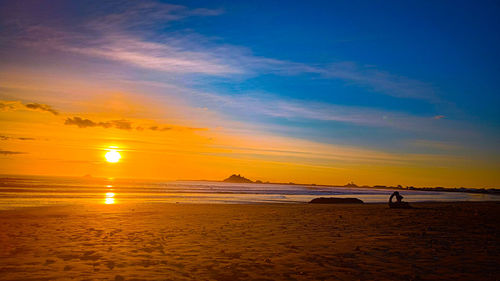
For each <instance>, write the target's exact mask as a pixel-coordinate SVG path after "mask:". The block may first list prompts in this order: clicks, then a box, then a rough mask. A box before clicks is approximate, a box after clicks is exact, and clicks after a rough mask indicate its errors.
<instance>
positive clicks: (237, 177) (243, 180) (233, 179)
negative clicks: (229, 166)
mask: <svg viewBox="0 0 500 281" xmlns="http://www.w3.org/2000/svg"><path fill="white" fill-rule="evenodd" d="M223 182H232V183H254V181H252V180H250V179H247V178H245V177H243V176H241V175H239V174H238V175H236V174H233V175H231V176H230V177H228V178H227V179H225V180H223Z"/></svg>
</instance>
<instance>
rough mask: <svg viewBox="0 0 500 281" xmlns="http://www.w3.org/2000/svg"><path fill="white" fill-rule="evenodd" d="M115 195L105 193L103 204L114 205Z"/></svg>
mask: <svg viewBox="0 0 500 281" xmlns="http://www.w3.org/2000/svg"><path fill="white" fill-rule="evenodd" d="M114 197H115V194H114V193H113V192H108V193H106V198H105V199H104V204H115V203H116V201H115V198H114Z"/></svg>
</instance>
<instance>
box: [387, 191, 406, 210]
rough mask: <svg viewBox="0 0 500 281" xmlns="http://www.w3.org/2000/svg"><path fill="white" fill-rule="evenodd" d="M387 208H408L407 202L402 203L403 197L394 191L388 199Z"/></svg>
mask: <svg viewBox="0 0 500 281" xmlns="http://www.w3.org/2000/svg"><path fill="white" fill-rule="evenodd" d="M394 196H396V202H392V198H394ZM389 207H390V208H410V204H408V202H403V196H402V195H401V194H399V192H398V191H394V193H392V195H391V197H389Z"/></svg>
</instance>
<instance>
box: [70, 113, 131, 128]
mask: <svg viewBox="0 0 500 281" xmlns="http://www.w3.org/2000/svg"><path fill="white" fill-rule="evenodd" d="M64 124H65V125H75V126H77V127H78V128H89V127H103V128H116V129H120V130H131V129H132V122H130V121H127V120H123V119H122V120H110V121H105V122H95V121H92V120H90V119H84V118H81V117H78V116H75V117H72V118H71V117H68V118H66V120H65V121H64Z"/></svg>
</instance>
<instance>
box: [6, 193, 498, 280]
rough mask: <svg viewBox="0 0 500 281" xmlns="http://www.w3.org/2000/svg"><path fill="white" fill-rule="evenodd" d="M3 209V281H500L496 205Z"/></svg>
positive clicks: (82, 206) (136, 205) (156, 205)
mask: <svg viewBox="0 0 500 281" xmlns="http://www.w3.org/2000/svg"><path fill="white" fill-rule="evenodd" d="M414 205H415V206H416V207H418V209H410V210H394V209H389V208H388V207H387V206H386V205H381V204H365V205H309V204H268V205H229V204H227V205H225V204H220V205H217V204H216V205H208V204H205V205H204V204H115V205H79V206H64V207H38V208H24V209H17V210H5V211H0V279H1V280H453V279H456V280H498V278H499V277H500V258H499V256H500V251H499V250H500V243H499V242H500V238H499V237H500V235H499V234H500V223H499V222H500V221H499V218H500V216H499V214H500V203H487V202H484V203H432V204H414Z"/></svg>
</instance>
